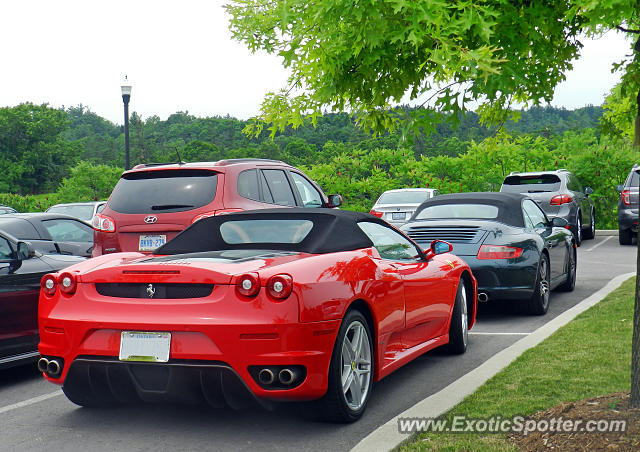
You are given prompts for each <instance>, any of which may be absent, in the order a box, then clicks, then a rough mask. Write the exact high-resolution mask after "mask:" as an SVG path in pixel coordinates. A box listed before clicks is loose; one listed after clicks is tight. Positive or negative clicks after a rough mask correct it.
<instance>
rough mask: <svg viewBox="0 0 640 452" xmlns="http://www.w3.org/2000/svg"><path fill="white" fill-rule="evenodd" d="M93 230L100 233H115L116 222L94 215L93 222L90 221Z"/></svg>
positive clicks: (104, 216)
mask: <svg viewBox="0 0 640 452" xmlns="http://www.w3.org/2000/svg"><path fill="white" fill-rule="evenodd" d="M91 223H92V226H93V229H95V230H96V231H102V232H115V231H116V222H115V221H114V220H113V218H109V217H108V216H106V215H102V214H99V213H97V214H95V215H94V216H93V220H91Z"/></svg>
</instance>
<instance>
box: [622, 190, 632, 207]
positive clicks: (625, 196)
mask: <svg viewBox="0 0 640 452" xmlns="http://www.w3.org/2000/svg"><path fill="white" fill-rule="evenodd" d="M620 199H622V204H624V205H625V206H630V205H631V191H629V190H622V191H621V192H620Z"/></svg>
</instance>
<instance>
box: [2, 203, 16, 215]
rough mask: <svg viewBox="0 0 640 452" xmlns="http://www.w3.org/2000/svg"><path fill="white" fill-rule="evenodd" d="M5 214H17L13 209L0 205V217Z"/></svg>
mask: <svg viewBox="0 0 640 452" xmlns="http://www.w3.org/2000/svg"><path fill="white" fill-rule="evenodd" d="M5 213H18V211H17V210H16V209H14V208H13V207H9V206H5V205H3V204H0V215H2V214H5Z"/></svg>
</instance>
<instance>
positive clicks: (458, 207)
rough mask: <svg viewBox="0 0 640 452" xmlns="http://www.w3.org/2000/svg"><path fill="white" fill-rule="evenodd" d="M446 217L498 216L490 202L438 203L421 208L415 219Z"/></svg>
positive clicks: (491, 218)
mask: <svg viewBox="0 0 640 452" xmlns="http://www.w3.org/2000/svg"><path fill="white" fill-rule="evenodd" d="M448 218H473V219H486V220H493V219H495V218H498V207H497V206H492V205H490V204H439V205H435V206H428V207H425V208H424V209H422V210H421V211H420V212H418V214H417V215H416V217H415V218H414V219H415V220H435V219H448Z"/></svg>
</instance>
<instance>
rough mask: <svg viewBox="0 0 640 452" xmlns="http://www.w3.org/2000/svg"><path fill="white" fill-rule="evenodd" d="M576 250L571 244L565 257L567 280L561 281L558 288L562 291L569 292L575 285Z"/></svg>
mask: <svg viewBox="0 0 640 452" xmlns="http://www.w3.org/2000/svg"><path fill="white" fill-rule="evenodd" d="M577 257H578V256H577V251H576V248H575V246H573V244H571V249H570V250H569V256H568V258H567V280H566V281H565V282H564V283H562V285H561V286H560V287H558V289H560V290H562V291H563V292H571V291H572V290H573V289H575V287H576V271H577V267H578V265H577Z"/></svg>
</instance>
